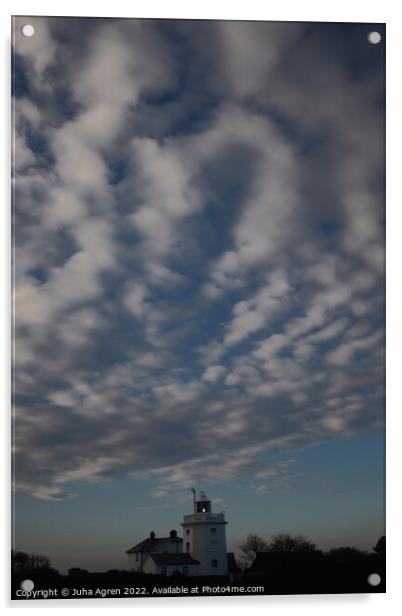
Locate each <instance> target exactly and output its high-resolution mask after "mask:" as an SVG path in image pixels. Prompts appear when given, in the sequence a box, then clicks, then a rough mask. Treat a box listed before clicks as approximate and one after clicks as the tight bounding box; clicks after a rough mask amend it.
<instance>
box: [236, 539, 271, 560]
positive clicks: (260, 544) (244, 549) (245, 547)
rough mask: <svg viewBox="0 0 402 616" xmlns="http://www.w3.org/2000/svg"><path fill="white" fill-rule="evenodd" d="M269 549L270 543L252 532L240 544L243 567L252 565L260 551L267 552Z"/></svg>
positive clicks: (240, 558) (240, 557)
mask: <svg viewBox="0 0 402 616" xmlns="http://www.w3.org/2000/svg"><path fill="white" fill-rule="evenodd" d="M267 550H268V543H267V542H266V541H265V539H263V538H262V537H260V536H259V535H255V534H253V533H250V534H249V535H247V537H246V539H245V540H244V541H243V542H242V543H240V544H239V552H240V556H239V560H240V563H241V565H242V567H250V565H251V564H252V563H253V562H254V559H255V557H256V555H257V554H258V553H259V552H266V551H267Z"/></svg>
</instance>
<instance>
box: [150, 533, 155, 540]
mask: <svg viewBox="0 0 402 616" xmlns="http://www.w3.org/2000/svg"><path fill="white" fill-rule="evenodd" d="M149 536H150V537H151V539H155V533H154V531H151V533H150V535H149Z"/></svg>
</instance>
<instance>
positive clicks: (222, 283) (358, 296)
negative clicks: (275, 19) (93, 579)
mask: <svg viewBox="0 0 402 616" xmlns="http://www.w3.org/2000/svg"><path fill="white" fill-rule="evenodd" d="M32 22H33V25H34V27H35V29H36V34H35V37H33V38H32V39H23V37H22V36H20V34H19V26H20V25H21V23H22V22H21V23H20V19H17V40H16V49H15V67H14V101H15V123H16V134H15V157H14V160H15V165H14V170H13V171H14V173H13V182H14V191H15V200H14V201H15V208H14V214H15V221H14V224H15V246H16V260H15V344H16V346H15V370H14V382H15V405H16V413H15V437H16V438H15V451H16V455H15V463H16V473H15V481H16V486H15V487H16V489H17V490H20V491H25V492H28V493H31V494H33V495H34V496H36V497H38V498H42V499H62V498H66V497H69V496H73V495H74V493H72V492H71V489H70V488H69V484H71V483H74V485H75V486H76V485H77V482H83V481H87V482H88V481H90V482H100V481H108V480H111V479H112V478H113V477H115V476H121V475H123V474H124V475H127V474H128V475H130V474H133V473H134V474H135V473H137V472H139V473H145V474H146V475H147V476H149V477H150V478H151V480H152V481H155V489H154V490H153V496H154V497H155V498H157V499H163V498H165V497H167V496H168V495H169V494H170V491H171V490H176V489H178V488H180V487H184V486H190V485H191V484H192V482H193V481H200V482H204V483H205V482H230V481H233V480H236V478H238V477H239V476H242V475H246V474H247V475H250V476H252V477H253V478H254V483H251V484H250V485H251V488H250V489H252V490H254V491H255V492H256V493H258V494H263V493H264V492H265V491H266V489H267V487H266V484H265V483H264V484H261V481H265V480H267V479H270V478H271V479H272V478H273V479H275V480H277V481H278V482H279V483H281V482H282V483H286V481H287V477H288V470H287V466H289V465H291V464H292V463H293V461H292V460H291V461H290V462H288V463H286V464H287V466H286V467H275V466H272V465H271V466H270V465H267V462H266V456H267V454H269V453H270V452H271V451H273V450H281V449H283V448H286V449H288V448H291V447H293V446H295V445H301V444H313V443H317V442H319V441H321V440H323V439H328V438H340V437H345V436H351V435H354V434H357V433H360V432H361V431H364V430H368V429H370V428H375V427H380V426H381V425H382V421H383V393H384V392H383V302H384V296H383V288H382V286H383V284H382V283H383V270H384V267H383V266H384V263H383V260H384V254H383V249H384V246H383V244H384V241H383V198H384V195H383V166H382V160H383V150H382V140H381V137H382V130H383V126H382V117H383V109H382V108H381V105H379V101H380V100H381V97H382V88H383V73H382V59H381V53H382V52H381V50H379V49H377V48H376V54H377V56H376V58H374V57H372V56H370V57H369V55H368V54H370V53H372V52H373V49H367V39H366V35H365V32H364V28H363V27H362V26H361V25H358V24H356V25H354V24H351V25H349V26H348V25H345V24H344V25H338V26H334V25H331V24H327V25H326V24H322V25H319V24H317V25H314V26H313V25H308V24H274V23H266V24H261V23H252V22H249V23H231V22H227V23H217V22H198V23H196V22H186V21H183V22H181V21H178V22H175V21H169V22H164V21H160V22H159V21H155V22H153V21H149V20H143V21H136V20H110V21H108V20H102V19H99V20H90V19H80V20H79V21H78V20H74V19H69V18H35V19H33V20H32ZM356 38H357V39H358V41H360V42H358V43H356ZM340 41H341V42H342V44H340V43H339V42H340ZM352 52H353V58H354V63H353V62H352V61H351V58H352ZM356 58H357V59H356ZM162 480H163V488H161V487H160V484H161V481H162Z"/></svg>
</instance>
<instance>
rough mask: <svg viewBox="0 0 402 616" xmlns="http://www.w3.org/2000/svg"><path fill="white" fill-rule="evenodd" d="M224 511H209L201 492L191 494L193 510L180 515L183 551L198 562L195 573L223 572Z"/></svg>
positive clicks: (205, 498)
mask: <svg viewBox="0 0 402 616" xmlns="http://www.w3.org/2000/svg"><path fill="white" fill-rule="evenodd" d="M226 524H227V522H226V521H225V514H224V513H212V511H211V501H210V500H209V499H208V498H207V496H206V495H205V494H204V492H202V491H201V492H200V495H199V498H198V499H196V498H195V492H194V513H191V514H189V515H185V516H184V517H183V522H182V527H183V552H187V553H188V554H190V556H191V557H192V558H194V559H195V560H198V561H199V562H200V565H199V569H198V571H199V573H198V575H227V573H228V563H227V552H226V533H225V526H226Z"/></svg>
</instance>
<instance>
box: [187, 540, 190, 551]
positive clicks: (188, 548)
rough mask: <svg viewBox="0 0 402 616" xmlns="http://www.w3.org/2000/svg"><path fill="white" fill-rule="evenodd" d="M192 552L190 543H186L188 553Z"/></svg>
mask: <svg viewBox="0 0 402 616" xmlns="http://www.w3.org/2000/svg"><path fill="white" fill-rule="evenodd" d="M189 551H190V542H189V541H186V552H189Z"/></svg>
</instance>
